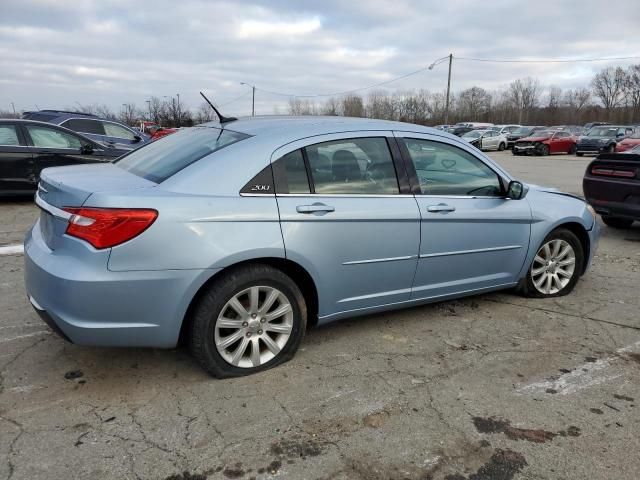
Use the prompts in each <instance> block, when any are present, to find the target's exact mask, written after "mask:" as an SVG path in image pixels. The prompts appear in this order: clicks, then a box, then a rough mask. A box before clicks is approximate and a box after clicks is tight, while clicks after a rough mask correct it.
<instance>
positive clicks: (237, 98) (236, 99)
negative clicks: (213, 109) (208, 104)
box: [218, 91, 251, 107]
mask: <svg viewBox="0 0 640 480" xmlns="http://www.w3.org/2000/svg"><path fill="white" fill-rule="evenodd" d="M250 93H251V91H249V92H245V93H243V94H242V95H240V96H239V97H236V98H234V99H233V100H229V101H228V102H224V103H221V104H220V105H218V107H224V106H225V105H229V104H230V103H233V102H237V101H238V100H240V99H241V98H244V97H246V96H247V95H249V94H250Z"/></svg>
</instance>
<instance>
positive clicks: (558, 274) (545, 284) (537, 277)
mask: <svg viewBox="0 0 640 480" xmlns="http://www.w3.org/2000/svg"><path fill="white" fill-rule="evenodd" d="M575 267H576V254H575V251H574V250H573V247H572V246H571V244H570V243H569V242H567V241H565V240H561V239H554V240H550V241H548V242H547V243H545V244H544V245H542V247H540V250H538V253H537V254H536V256H535V258H534V259H533V265H532V266H531V280H532V281H533V285H534V287H535V288H536V290H538V292H540V293H543V294H545V295H553V294H555V293H558V292H559V291H561V290H562V289H563V288H564V287H566V286H567V284H568V283H569V282H570V281H571V279H572V278H573V275H574V272H575Z"/></svg>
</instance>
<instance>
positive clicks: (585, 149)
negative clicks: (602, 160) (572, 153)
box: [576, 143, 607, 153]
mask: <svg viewBox="0 0 640 480" xmlns="http://www.w3.org/2000/svg"><path fill="white" fill-rule="evenodd" d="M606 148H607V147H602V146H600V145H580V144H579V143H578V144H577V145H576V153H602V152H604V151H605V150H606Z"/></svg>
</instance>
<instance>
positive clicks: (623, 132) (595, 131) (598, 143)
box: [576, 125, 635, 157]
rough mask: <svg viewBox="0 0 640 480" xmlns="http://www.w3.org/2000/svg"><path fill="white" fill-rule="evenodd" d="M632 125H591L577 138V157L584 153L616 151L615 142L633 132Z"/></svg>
mask: <svg viewBox="0 0 640 480" xmlns="http://www.w3.org/2000/svg"><path fill="white" fill-rule="evenodd" d="M634 130H635V129H634V127H632V126H629V125H602V126H599V127H592V128H591V130H589V131H588V132H587V134H586V135H583V136H581V137H580V138H579V139H578V143H577V145H576V155H578V156H579V157H581V156H583V155H584V154H585V153H594V154H596V153H601V152H609V153H613V152H615V151H616V144H617V143H618V142H619V141H620V140H622V139H623V138H626V137H628V136H629V135H631V134H633V133H634Z"/></svg>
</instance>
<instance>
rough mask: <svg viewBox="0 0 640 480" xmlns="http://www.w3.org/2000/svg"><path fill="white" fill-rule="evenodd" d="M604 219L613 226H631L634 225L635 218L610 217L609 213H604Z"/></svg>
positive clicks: (606, 223)
mask: <svg viewBox="0 0 640 480" xmlns="http://www.w3.org/2000/svg"><path fill="white" fill-rule="evenodd" d="M602 221H603V222H604V223H605V225H608V226H610V227H611V228H630V227H631V225H633V220H631V219H629V218H620V217H610V216H609V215H603V216H602Z"/></svg>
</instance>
